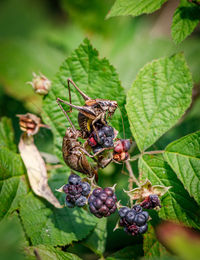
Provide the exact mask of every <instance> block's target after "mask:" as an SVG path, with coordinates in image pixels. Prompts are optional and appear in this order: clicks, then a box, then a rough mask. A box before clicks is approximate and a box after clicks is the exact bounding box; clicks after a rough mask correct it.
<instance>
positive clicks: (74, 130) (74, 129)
mask: <svg viewBox="0 0 200 260" xmlns="http://www.w3.org/2000/svg"><path fill="white" fill-rule="evenodd" d="M56 102H57V103H58V105H59V107H60V109H61V110H62V112H63V113H64V114H65V116H66V118H67V119H68V121H69V123H70V125H71V127H72V129H73V132H74V133H76V128H75V127H74V125H73V123H72V121H71V119H70V118H69V116H68V114H67V112H66V111H65V110H64V109H63V107H62V105H61V104H60V101H59V99H57V100H56Z"/></svg>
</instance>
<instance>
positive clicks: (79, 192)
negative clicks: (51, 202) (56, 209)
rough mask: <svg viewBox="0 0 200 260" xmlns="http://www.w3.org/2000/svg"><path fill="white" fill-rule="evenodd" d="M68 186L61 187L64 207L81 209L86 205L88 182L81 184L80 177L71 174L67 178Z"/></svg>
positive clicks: (88, 189)
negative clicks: (63, 195)
mask: <svg viewBox="0 0 200 260" xmlns="http://www.w3.org/2000/svg"><path fill="white" fill-rule="evenodd" d="M68 182H69V183H68V184H66V185H65V186H63V191H64V192H65V193H66V206H67V207H69V208H74V207H75V206H78V207H83V206H84V205H85V204H86V203H87V196H88V195H89V193H90V191H91V188H90V185H89V183H88V182H82V181H81V178H80V176H78V175H76V174H71V175H70V176H69V178H68Z"/></svg>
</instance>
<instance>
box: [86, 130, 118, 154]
mask: <svg viewBox="0 0 200 260" xmlns="http://www.w3.org/2000/svg"><path fill="white" fill-rule="evenodd" d="M113 139H114V129H113V128H112V127H111V126H108V125H106V126H103V127H101V128H100V129H98V130H97V134H96V133H95V131H93V132H92V133H91V135H90V137H89V138H88V144H89V145H90V146H91V147H92V149H93V152H94V153H97V152H98V151H100V150H101V149H102V148H109V147H113V146H114V143H113Z"/></svg>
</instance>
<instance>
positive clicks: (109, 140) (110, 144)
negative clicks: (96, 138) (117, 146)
mask: <svg viewBox="0 0 200 260" xmlns="http://www.w3.org/2000/svg"><path fill="white" fill-rule="evenodd" d="M113 146H114V143H113V138H112V137H106V138H105V139H104V143H103V147H105V148H108V147H113Z"/></svg>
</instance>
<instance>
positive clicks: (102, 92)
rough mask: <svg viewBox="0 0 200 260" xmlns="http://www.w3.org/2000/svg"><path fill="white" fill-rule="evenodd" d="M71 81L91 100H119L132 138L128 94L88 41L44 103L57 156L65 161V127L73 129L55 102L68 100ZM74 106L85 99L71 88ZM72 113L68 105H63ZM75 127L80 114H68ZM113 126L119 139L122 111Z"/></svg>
mask: <svg viewBox="0 0 200 260" xmlns="http://www.w3.org/2000/svg"><path fill="white" fill-rule="evenodd" d="M69 77H70V78H72V80H73V81H74V82H75V83H76V85H77V86H78V87H79V88H80V89H81V90H82V91H83V92H84V93H86V94H87V95H88V96H90V97H91V98H94V99H96V98H102V99H110V100H116V101H117V102H118V106H119V108H120V110H121V112H122V114H123V120H124V123H125V129H126V131H127V132H126V133H127V136H128V137H129V136H130V132H129V127H128V120H127V117H126V112H125V109H124V104H125V92H124V89H123V88H122V86H121V84H120V81H119V79H118V75H117V73H116V70H115V69H114V67H113V66H111V65H110V64H109V62H108V60H106V59H105V58H104V59H100V58H99V57H98V52H97V50H96V49H94V48H93V47H92V46H91V44H90V42H89V40H87V39H86V40H84V42H83V43H82V44H81V45H80V46H79V47H78V49H76V50H75V51H74V52H72V54H71V56H70V57H68V58H67V59H66V60H65V62H64V63H63V64H62V66H61V67H60V71H59V73H58V74H57V77H56V79H55V80H54V81H53V83H52V89H51V91H50V92H49V94H48V95H47V96H46V98H45V99H44V101H43V110H44V113H43V120H44V121H45V122H46V123H47V124H49V125H50V126H51V128H52V131H53V133H54V143H55V148H56V152H57V155H58V156H59V158H60V159H61V160H62V154H61V151H62V149H61V146H62V139H63V136H64V134H65V131H66V127H67V126H70V125H69V122H68V121H67V119H66V117H65V115H64V114H63V112H62V111H61V110H60V108H59V106H58V104H57V103H56V98H58V97H59V98H61V99H64V100H66V101H69V97H68V88H67V79H68V78H69ZM71 94H72V103H73V104H74V105H83V104H84V100H83V98H82V97H81V96H80V95H79V93H77V91H76V90H75V89H74V88H73V87H72V89H71ZM64 108H66V110H69V106H68V107H67V106H64ZM69 116H70V118H71V120H72V122H73V123H74V124H75V126H78V123H77V121H78V120H77V111H76V110H73V112H72V113H71V114H70V115H69ZM111 124H112V126H113V127H115V128H116V129H117V130H118V131H119V136H121V137H122V136H123V125H122V119H121V115H120V111H119V109H117V110H116V112H115V114H114V116H113V118H112V121H111Z"/></svg>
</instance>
